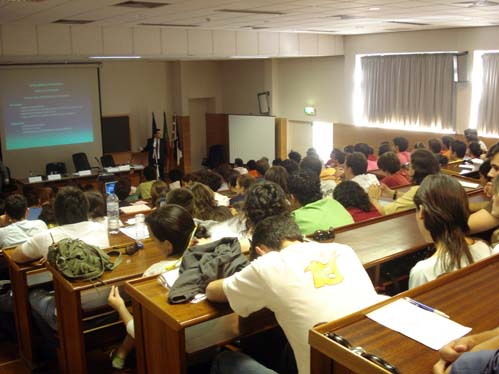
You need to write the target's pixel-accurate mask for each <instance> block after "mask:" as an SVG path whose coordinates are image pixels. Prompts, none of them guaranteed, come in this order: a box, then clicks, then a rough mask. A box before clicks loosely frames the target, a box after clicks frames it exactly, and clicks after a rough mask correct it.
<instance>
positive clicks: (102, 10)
mask: <svg viewBox="0 0 499 374" xmlns="http://www.w3.org/2000/svg"><path fill="white" fill-rule="evenodd" d="M123 1H124V0H121V1H120V0H31V1H30V0H25V1H22V0H0V24H9V23H21V24H26V23H27V24H49V23H52V22H54V21H57V20H60V19H64V20H91V21H93V22H92V24H95V25H126V26H136V25H140V24H142V23H150V24H175V25H183V27H185V25H196V28H202V29H218V30H220V29H224V30H244V29H249V30H251V29H257V30H261V31H287V32H313V33H321V32H324V33H334V34H336V35H352V34H369V33H379V32H390V31H405V30H427V29H440V28H454V27H475V26H492V25H498V24H499V4H498V5H497V6H484V7H481V6H469V4H458V3H459V2H460V1H465V0H436V1H430V0H405V1H404V0H351V1H344V0H148V1H149V2H154V3H169V5H166V6H162V7H158V8H154V9H135V8H126V7H120V6H115V4H119V3H121V2H123ZM477 1H478V2H482V1H484V2H485V0H477ZM497 1H498V2H499V0H497ZM221 9H230V10H252V11H260V12H280V13H282V14H245V13H237V12H230V13H229V12H220V10H221ZM342 18H346V19H342ZM393 22H411V23H421V24H424V25H408V24H399V23H393Z"/></svg>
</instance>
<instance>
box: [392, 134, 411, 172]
mask: <svg viewBox="0 0 499 374" xmlns="http://www.w3.org/2000/svg"><path fill="white" fill-rule="evenodd" d="M407 148H409V141H408V140H407V139H406V138H404V137H403V136H397V137H395V138H393V151H394V152H395V153H396V154H397V156H398V158H399V160H400V164H401V165H405V164H407V163H408V162H409V161H411V152H409V151H408V150H407Z"/></svg>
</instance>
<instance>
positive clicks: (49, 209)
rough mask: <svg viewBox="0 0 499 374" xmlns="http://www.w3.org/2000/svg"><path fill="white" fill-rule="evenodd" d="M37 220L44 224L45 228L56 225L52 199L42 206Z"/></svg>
mask: <svg viewBox="0 0 499 374" xmlns="http://www.w3.org/2000/svg"><path fill="white" fill-rule="evenodd" d="M38 219H39V220H42V221H43V222H45V224H46V225H47V226H50V225H56V224H57V222H56V220H55V213H54V199H52V200H51V201H50V202H49V203H48V204H44V205H43V207H42V211H41V212H40V215H39V216H38Z"/></svg>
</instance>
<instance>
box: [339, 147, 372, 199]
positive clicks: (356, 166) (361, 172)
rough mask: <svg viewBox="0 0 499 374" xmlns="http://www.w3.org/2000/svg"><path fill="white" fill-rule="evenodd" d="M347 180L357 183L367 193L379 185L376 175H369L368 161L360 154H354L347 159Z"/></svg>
mask: <svg viewBox="0 0 499 374" xmlns="http://www.w3.org/2000/svg"><path fill="white" fill-rule="evenodd" d="M376 167H377V166H376ZM345 179H346V180H352V181H354V182H357V183H358V184H359V186H361V187H362V188H363V189H364V191H366V192H367V191H368V190H369V187H371V186H372V185H379V181H378V178H377V177H376V176H375V175H374V174H367V159H366V157H365V156H364V155H363V154H362V153H360V152H354V153H352V154H351V155H350V156H348V157H347V161H346V163H345Z"/></svg>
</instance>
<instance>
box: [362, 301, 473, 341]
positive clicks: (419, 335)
mask: <svg viewBox="0 0 499 374" xmlns="http://www.w3.org/2000/svg"><path fill="white" fill-rule="evenodd" d="M443 312H445V311H443ZM366 316H367V317H368V318H370V319H372V320H373V321H376V322H378V323H379V324H381V325H383V326H385V327H388V328H389V329H392V330H395V331H398V332H400V333H401V334H403V335H405V336H407V337H409V338H411V339H414V340H416V341H417V342H420V343H422V344H424V345H426V346H427V347H430V348H431V349H435V350H438V349H440V348H442V347H443V346H444V345H446V344H447V343H449V342H450V341H452V340H455V339H458V338H460V337H461V336H463V335H466V334H467V333H468V332H470V331H471V328H470V327H466V326H463V325H460V324H459V323H456V322H454V321H452V320H450V319H448V318H445V317H442V316H439V315H438V314H436V313H433V312H429V311H427V310H424V309H421V308H419V307H417V306H416V305H413V304H411V303H409V302H408V301H406V300H404V299H398V300H396V301H394V302H393V303H390V304H388V305H385V306H384V307H381V308H379V309H376V310H375V311H373V312H371V313H368V314H366Z"/></svg>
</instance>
